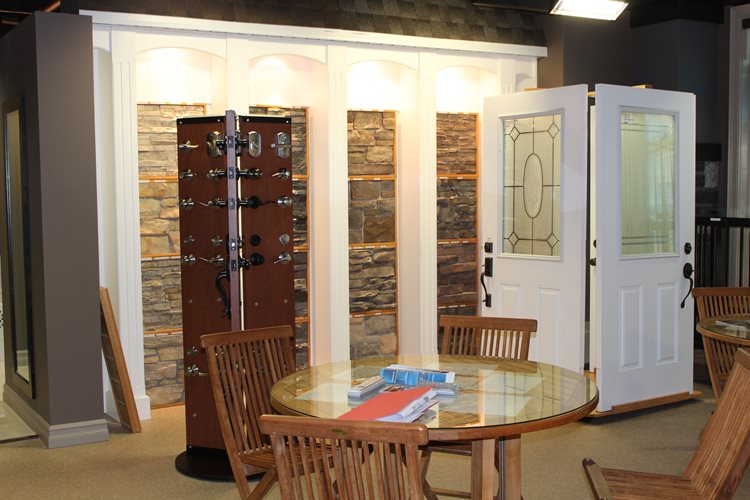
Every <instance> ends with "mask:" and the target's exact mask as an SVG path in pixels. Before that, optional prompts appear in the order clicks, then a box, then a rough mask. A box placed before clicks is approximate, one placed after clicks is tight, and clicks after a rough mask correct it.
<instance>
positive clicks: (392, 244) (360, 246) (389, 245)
mask: <svg viewBox="0 0 750 500" xmlns="http://www.w3.org/2000/svg"><path fill="white" fill-rule="evenodd" d="M396 246H397V245H396V242H395V241H383V242H378V243H349V250H363V249H368V248H396Z"/></svg>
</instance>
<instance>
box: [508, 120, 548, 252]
mask: <svg viewBox="0 0 750 500" xmlns="http://www.w3.org/2000/svg"><path fill="white" fill-rule="evenodd" d="M501 122H502V123H501V126H502V130H503V138H502V140H503V145H504V147H503V150H504V152H505V153H504V158H503V160H504V176H503V194H504V199H505V207H504V214H503V217H502V218H501V220H502V225H503V227H502V228H501V234H502V235H503V253H505V254H513V255H534V256H545V257H557V258H559V257H560V247H561V241H560V240H561V235H560V165H561V161H560V157H561V141H562V126H561V123H562V115H561V114H559V113H558V114H544V115H535V116H527V117H520V118H506V119H501Z"/></svg>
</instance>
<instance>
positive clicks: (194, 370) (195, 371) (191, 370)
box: [185, 363, 208, 377]
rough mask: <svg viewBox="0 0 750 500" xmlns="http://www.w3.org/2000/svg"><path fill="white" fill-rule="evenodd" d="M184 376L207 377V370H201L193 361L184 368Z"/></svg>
mask: <svg viewBox="0 0 750 500" xmlns="http://www.w3.org/2000/svg"><path fill="white" fill-rule="evenodd" d="M185 376H186V377H207V376H208V373H207V372H202V371H201V370H200V368H198V365H196V364H195V363H193V364H192V365H190V366H188V367H187V368H185Z"/></svg>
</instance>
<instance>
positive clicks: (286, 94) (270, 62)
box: [247, 54, 326, 107]
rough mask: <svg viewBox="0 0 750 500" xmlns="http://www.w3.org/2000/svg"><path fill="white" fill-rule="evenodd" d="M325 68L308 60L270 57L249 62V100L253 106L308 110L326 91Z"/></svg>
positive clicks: (314, 61)
mask: <svg viewBox="0 0 750 500" xmlns="http://www.w3.org/2000/svg"><path fill="white" fill-rule="evenodd" d="M325 77H326V72H325V65H324V64H322V63H320V62H318V61H316V60H314V59H311V58H308V57H304V56H299V55H292V54H270V55H264V56H262V57H257V58H254V59H251V60H250V61H249V62H248V72H247V85H248V86H249V91H248V96H249V100H250V102H251V103H253V104H258V105H270V106H279V107H291V106H296V107H303V106H304V107H309V106H312V105H313V104H315V102H316V100H317V99H319V97H320V95H321V90H323V89H324V88H325V82H326V81H325Z"/></svg>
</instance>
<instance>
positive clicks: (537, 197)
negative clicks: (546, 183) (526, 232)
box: [523, 154, 542, 219]
mask: <svg viewBox="0 0 750 500" xmlns="http://www.w3.org/2000/svg"><path fill="white" fill-rule="evenodd" d="M523 208H524V209H525V210H526V214H527V215H528V216H529V217H530V218H532V219H534V218H536V216H537V215H539V212H540V211H541V209H542V161H541V159H540V158H539V157H538V156H537V155H535V154H530V155H529V157H528V158H526V164H525V165H524V166H523Z"/></svg>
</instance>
